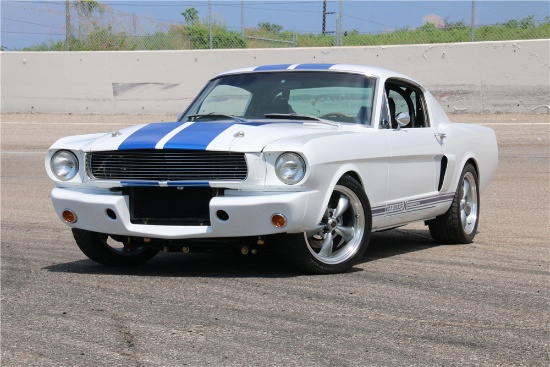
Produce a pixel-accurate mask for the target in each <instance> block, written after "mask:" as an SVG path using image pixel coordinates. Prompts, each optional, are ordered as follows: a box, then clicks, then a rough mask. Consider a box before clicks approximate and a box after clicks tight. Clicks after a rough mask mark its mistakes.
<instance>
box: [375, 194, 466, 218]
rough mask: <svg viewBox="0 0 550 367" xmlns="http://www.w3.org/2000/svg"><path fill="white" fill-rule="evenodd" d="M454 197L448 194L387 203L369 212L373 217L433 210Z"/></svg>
mask: <svg viewBox="0 0 550 367" xmlns="http://www.w3.org/2000/svg"><path fill="white" fill-rule="evenodd" d="M454 195H455V194H454V193H449V194H442V195H437V196H430V197H426V198H420V199H413V200H407V201H399V202H395V203H389V204H386V205H382V206H377V207H374V208H372V209H371V212H372V216H373V217H378V216H382V215H385V216H392V215H397V214H403V213H411V212H415V211H419V210H424V209H430V208H433V207H435V204H439V203H444V202H447V201H452V200H453V197H454Z"/></svg>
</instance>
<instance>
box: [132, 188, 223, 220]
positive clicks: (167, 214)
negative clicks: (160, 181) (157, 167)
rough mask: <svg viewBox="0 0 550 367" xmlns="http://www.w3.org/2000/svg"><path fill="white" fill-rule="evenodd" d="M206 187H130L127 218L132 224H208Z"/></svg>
mask: <svg viewBox="0 0 550 367" xmlns="http://www.w3.org/2000/svg"><path fill="white" fill-rule="evenodd" d="M215 192H216V191H215V189H212V188H209V187H180V188H176V187H130V188H126V189H124V194H125V195H128V196H129V199H130V221H131V222H132V223H134V224H151V225H154V224H163V225H182V226H185V225H187V226H200V225H204V226H208V225H210V212H209V204H210V200H211V199H212V197H213V196H215Z"/></svg>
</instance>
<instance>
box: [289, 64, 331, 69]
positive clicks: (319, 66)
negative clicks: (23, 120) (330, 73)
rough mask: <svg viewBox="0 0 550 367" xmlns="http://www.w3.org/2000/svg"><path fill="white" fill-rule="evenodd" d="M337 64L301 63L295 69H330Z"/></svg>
mask: <svg viewBox="0 0 550 367" xmlns="http://www.w3.org/2000/svg"><path fill="white" fill-rule="evenodd" d="M334 65H336V64H300V65H297V66H296V67H295V68H294V70H304V69H308V70H312V69H313V70H328V69H330V68H331V67H333V66H334Z"/></svg>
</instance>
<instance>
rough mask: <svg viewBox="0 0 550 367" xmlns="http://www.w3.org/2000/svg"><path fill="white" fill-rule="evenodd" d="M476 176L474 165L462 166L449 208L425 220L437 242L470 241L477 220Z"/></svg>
mask: <svg viewBox="0 0 550 367" xmlns="http://www.w3.org/2000/svg"><path fill="white" fill-rule="evenodd" d="M477 185H478V177H477V172H476V170H475V168H474V166H473V165H472V164H470V163H468V164H466V166H464V169H463V170H462V174H461V175H460V180H459V181H458V185H457V188H456V192H455V195H454V197H453V201H452V203H451V206H450V207H449V209H448V210H447V211H446V212H445V213H444V214H442V215H439V216H437V217H436V218H434V219H431V220H429V221H427V222H426V224H427V225H428V226H429V228H430V234H431V235H432V238H433V239H434V240H435V241H436V242H438V243H471V242H472V241H473V240H474V237H475V235H476V232H477V225H478V222H479V191H478V190H477Z"/></svg>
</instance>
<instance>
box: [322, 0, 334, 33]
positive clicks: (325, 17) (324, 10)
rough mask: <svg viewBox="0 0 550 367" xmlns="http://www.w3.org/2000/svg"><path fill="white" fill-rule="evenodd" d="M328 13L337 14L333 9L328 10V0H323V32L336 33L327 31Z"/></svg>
mask: <svg viewBox="0 0 550 367" xmlns="http://www.w3.org/2000/svg"><path fill="white" fill-rule="evenodd" d="M327 14H335V13H334V12H333V11H329V12H327V0H323V28H322V29H321V33H323V34H327V33H334V32H327V30H326V28H327Z"/></svg>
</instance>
